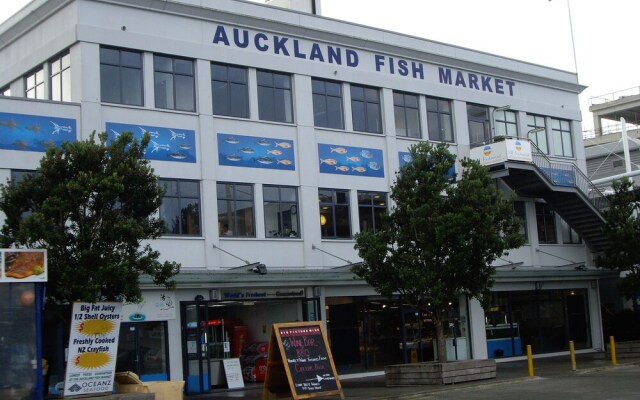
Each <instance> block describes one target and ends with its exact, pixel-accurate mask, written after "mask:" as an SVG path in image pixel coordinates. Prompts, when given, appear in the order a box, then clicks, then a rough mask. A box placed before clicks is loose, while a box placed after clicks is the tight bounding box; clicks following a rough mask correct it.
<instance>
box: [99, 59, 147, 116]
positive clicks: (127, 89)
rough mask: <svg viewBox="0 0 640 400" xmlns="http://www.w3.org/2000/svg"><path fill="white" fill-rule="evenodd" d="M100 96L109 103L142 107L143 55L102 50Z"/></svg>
mask: <svg viewBox="0 0 640 400" xmlns="http://www.w3.org/2000/svg"><path fill="white" fill-rule="evenodd" d="M100 96H101V97H100V98H101V99H102V101H104V102H107V103H118V104H128V105H133V106H141V105H142V102H143V96H142V53H140V52H137V51H131V50H120V49H112V48H108V47H101V48H100Z"/></svg>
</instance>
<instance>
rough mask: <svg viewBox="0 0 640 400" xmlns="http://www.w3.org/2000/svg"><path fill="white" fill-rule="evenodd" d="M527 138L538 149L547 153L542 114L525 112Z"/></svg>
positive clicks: (545, 127)
mask: <svg viewBox="0 0 640 400" xmlns="http://www.w3.org/2000/svg"><path fill="white" fill-rule="evenodd" d="M527 139H529V140H530V141H531V142H533V144H535V145H536V146H538V148H539V149H540V151H542V152H543V153H545V154H549V145H548V144H547V125H546V123H545V120H544V117H543V116H540V115H533V114H527Z"/></svg>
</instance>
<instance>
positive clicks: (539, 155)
mask: <svg viewBox="0 0 640 400" xmlns="http://www.w3.org/2000/svg"><path fill="white" fill-rule="evenodd" d="M520 140H522V139H520ZM525 140H526V139H525ZM529 143H531V156H532V159H533V163H534V164H535V165H536V166H537V167H538V169H539V170H540V171H541V172H542V173H543V174H544V176H545V177H546V178H547V179H549V181H551V183H553V184H554V185H556V186H567V187H575V188H577V189H578V190H579V191H580V192H582V194H583V195H584V196H585V197H586V198H587V199H588V200H589V202H590V203H591V204H592V205H593V207H594V208H595V209H596V210H597V211H598V212H599V213H602V212H603V211H604V210H605V209H607V207H608V206H609V201H608V200H607V198H606V197H605V195H604V194H602V192H601V191H600V189H598V188H597V187H596V186H595V185H594V184H593V183H592V182H591V181H590V180H589V178H587V176H586V175H585V174H584V173H583V172H582V171H581V170H580V169H579V168H578V167H576V166H575V165H574V164H573V163H562V162H554V161H551V160H550V159H549V157H547V155H546V154H544V152H542V151H541V150H540V149H539V148H538V146H536V145H535V143H533V142H531V141H529Z"/></svg>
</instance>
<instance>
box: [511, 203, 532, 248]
mask: <svg viewBox="0 0 640 400" xmlns="http://www.w3.org/2000/svg"><path fill="white" fill-rule="evenodd" d="M513 211H514V214H515V215H516V217H517V218H519V219H520V234H521V235H522V236H524V238H525V240H527V242H528V241H529V234H528V233H527V211H526V207H525V203H524V201H514V202H513Z"/></svg>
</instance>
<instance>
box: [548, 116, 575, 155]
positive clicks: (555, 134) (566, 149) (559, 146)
mask: <svg viewBox="0 0 640 400" xmlns="http://www.w3.org/2000/svg"><path fill="white" fill-rule="evenodd" d="M551 140H552V141H553V154H554V155H556V156H562V157H573V140H572V138H571V122H569V121H567V120H564V119H551Z"/></svg>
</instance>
